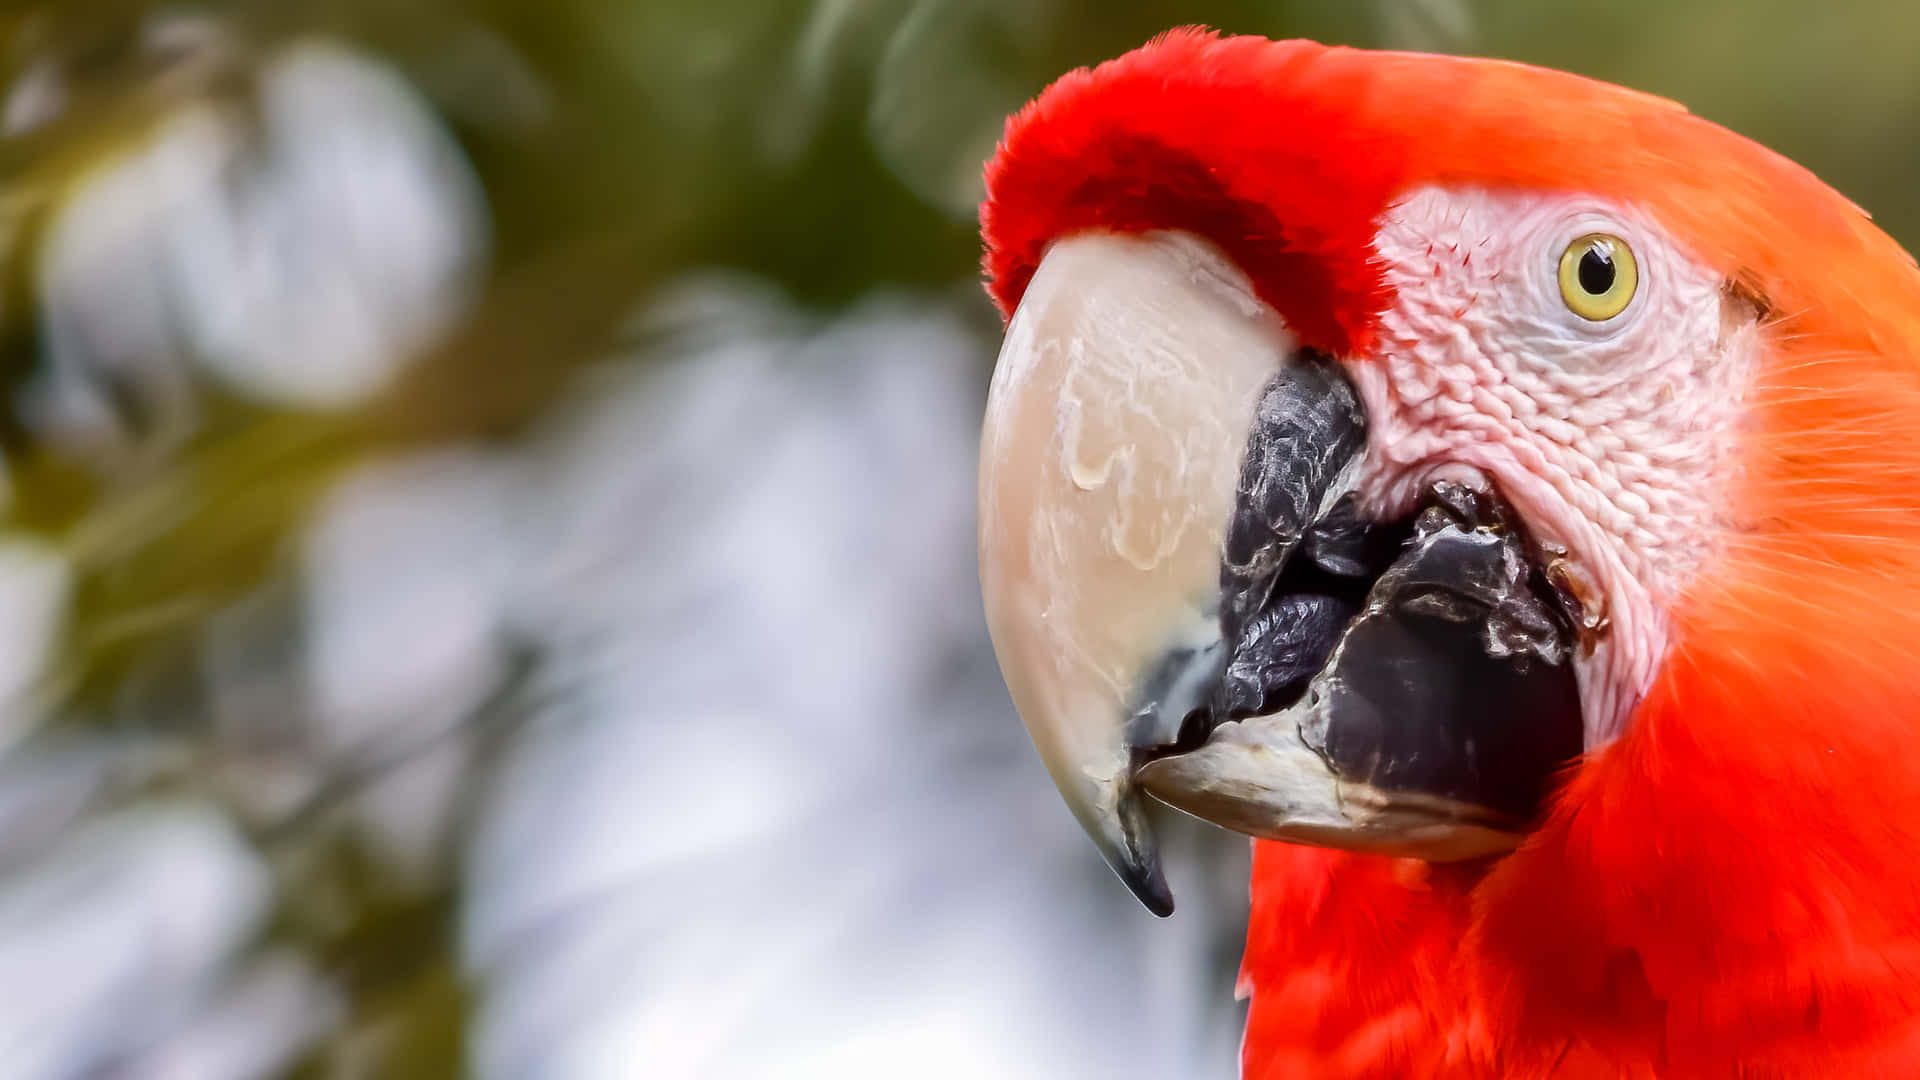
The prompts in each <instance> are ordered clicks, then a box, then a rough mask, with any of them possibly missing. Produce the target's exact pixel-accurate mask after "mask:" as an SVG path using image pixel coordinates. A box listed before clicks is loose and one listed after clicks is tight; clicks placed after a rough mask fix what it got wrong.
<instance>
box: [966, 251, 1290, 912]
mask: <svg viewBox="0 0 1920 1080" xmlns="http://www.w3.org/2000/svg"><path fill="white" fill-rule="evenodd" d="M1293 348H1294V341H1293V337H1292V335H1291V334H1290V333H1289V332H1288V330H1287V328H1286V327H1285V326H1284V325H1283V324H1282V322H1281V320H1280V319H1279V317H1278V316H1277V315H1276V314H1275V313H1274V312H1273V311H1272V309H1271V308H1269V307H1267V306H1266V305H1265V304H1263V303H1261V302H1260V301H1259V300H1258V299H1257V298H1256V297H1255V296H1254V293H1253V290H1252V287H1251V285H1250V284H1249V283H1248V281H1247V280H1246V278H1245V277H1244V275H1242V274H1241V273H1240V272H1239V271H1238V270H1237V269H1236V268H1235V267H1234V266H1233V265H1232V264H1231V263H1229V262H1228V261H1227V260H1226V259H1225V258H1224V256H1222V255H1220V254H1219V253H1218V252H1216V251H1215V250H1213V249H1212V248H1210V247H1208V246H1206V245H1205V244H1203V243H1202V242H1200V241H1198V240H1196V239H1194V238H1192V237H1188V236H1185V235H1182V234H1171V233H1169V234H1155V235H1149V236H1145V237H1130V236H1117V235H1109V234H1098V233H1096V234H1083V235H1079V236H1074V237H1070V238H1067V239H1064V240H1061V241H1060V242H1058V243H1056V244H1055V245H1054V247H1053V248H1052V250H1051V251H1050V252H1049V253H1048V254H1047V256H1046V258H1045V260H1044V261H1043V262H1042V264H1041V266H1040V268H1039V270H1038V272H1037V273H1036V274H1035V275H1034V278H1033V281H1032V283H1031V284H1030V285H1029V287H1028V289H1027V291H1026V295H1025V298H1024V299H1023V301H1022V302H1021V304H1020V307H1019V310H1018V311H1017V312H1016V313H1015V314H1014V317H1013V320H1012V322H1011V324H1010V326H1009V327H1008V330H1007V335H1006V340H1005V345H1004V347H1003V348H1002V350H1001V353H1000V359H999V364H998V366H997V368H996V369H995V372H994V376H993V383H992V388H991V390H990V391H989V394H988V400H987V411H986V422H985V427H984V430H983V432H982V437H981V448H980V575H981V585H982V587H983V592H984V598H985V604H986V614H987V624H988V627H989V629H990V630H991V632H992V635H993V642H994V648H995V651H996V652H997V653H998V655H999V658H1000V664H1001V669H1002V672H1003V673H1004V675H1005V677H1006V680H1007V685H1008V687H1009V689H1010V690H1011V692H1012V695H1013V700H1014V704H1015V705H1016V706H1017V707H1018V708H1019V710H1020V714H1021V716H1022V717H1023V718H1025V720H1026V722H1027V726H1028V730H1029V731H1030V732H1031V733H1032V735H1033V740H1034V744H1035V745H1036V747H1037V748H1038V749H1039V751H1040V756H1041V758H1042V759H1043V760H1044V761H1045V762H1046V765H1047V769H1048V770H1049V772H1051V773H1052V775H1053V779H1054V782H1055V783H1056V784H1057V785H1058V786H1059V788H1060V790H1061V792H1062V794H1063V795H1065V797H1066V799H1067V802H1068V804H1069V805H1070V806H1071V807H1072V809H1073V811H1074V814H1075V816H1076V817H1078V818H1079V819H1080V822H1081V824H1082V825H1083V826H1085V827H1086V829H1087V831H1088V832H1089V833H1090V834H1092V835H1093V837H1094V839H1095V841H1096V842H1097V843H1098V844H1099V845H1100V847H1101V850H1102V852H1103V854H1105V855H1106V857H1107V860H1108V862H1109V863H1110V864H1112V865H1113V867H1114V868H1115V870H1116V871H1118V872H1119V873H1120V875H1121V876H1122V877H1123V878H1125V879H1126V880H1127V882H1128V884H1129V885H1131V886H1132V887H1133V888H1134V891H1135V892H1136V893H1137V894H1139V895H1140V896H1141V898H1142V900H1144V901H1146V902H1147V903H1148V906H1149V907H1152V908H1154V909H1155V910H1156V911H1161V912H1162V913H1164V910H1171V906H1172V899H1171V896H1170V895H1169V894H1168V891H1167V887H1166V884H1165V881H1164V880H1163V879H1161V878H1160V877H1159V868H1158V862H1157V860H1156V859H1155V858H1154V850H1153V841H1152V837H1151V836H1150V835H1149V834H1148V833H1147V831H1146V822H1145V820H1144V816H1143V810H1142V807H1141V805H1140V801H1139V796H1138V795H1137V793H1136V792H1135V791H1134V789H1133V786H1132V779H1131V772H1132V767H1133V764H1134V763H1133V762H1132V761H1131V760H1130V758H1131V755H1132V753H1133V752H1134V749H1135V748H1137V747H1139V746H1142V745H1155V744H1159V743H1164V742H1171V741H1172V739H1173V736H1174V734H1175V733H1176V732H1177V730H1178V727H1179V724H1180V721H1181V717H1182V714H1184V713H1185V711H1186V708H1185V707H1183V699H1182V694H1183V693H1191V694H1200V693H1204V689H1203V688H1202V686H1201V685H1200V683H1201V682H1202V681H1204V680H1203V679H1202V678H1201V677H1200V676H1201V669H1202V668H1205V667H1206V666H1207V665H1208V664H1209V663H1210V662H1212V661H1214V660H1217V658H1218V653H1219V649H1220V626H1219V621H1218V611H1217V606H1218V595H1219V579H1220V555H1221V547H1222V542H1223V536H1224V533H1225V529H1226V527H1227V523H1228V520H1229V517H1230V515H1231V513H1232V511H1233V506H1234V499H1235V486H1236V482H1237V479H1238V474H1239V469H1240V458H1241V454H1242V451H1243V448H1244V446H1245V442H1246V435H1247V431H1248V428H1249V425H1250V424H1251V422H1252V418H1253V413H1254V408H1255V405H1256V403H1257V401H1258V400H1259V397H1260V393H1261V389H1262V387H1263V386H1264V385H1265V383H1266V382H1267V381H1268V380H1269V379H1270V378H1271V377H1272V376H1273V374H1274V373H1275V372H1276V371H1277V370H1278V369H1279V367H1280V365H1281V364H1283V363H1284V362H1285V361H1286V358H1287V357H1288V356H1290V355H1291V353H1292V352H1293ZM1169 656H1176V657H1177V656H1189V657H1191V658H1193V665H1194V667H1193V670H1192V671H1188V672H1180V671H1156V670H1154V669H1155V668H1156V667H1157V666H1162V665H1163V664H1164V662H1165V658H1167V657H1169ZM1183 675H1184V676H1185V681H1186V682H1187V683H1189V684H1190V686H1189V687H1188V688H1186V689H1185V690H1183V689H1182V688H1181V687H1180V686H1178V685H1173V686H1170V687H1168V691H1169V692H1167V693H1164V694H1159V695H1156V696H1157V697H1159V698H1160V699H1161V700H1159V701H1158V702H1148V701H1146V700H1144V699H1143V698H1142V688H1143V687H1144V686H1146V685H1147V684H1148V683H1149V681H1150V680H1158V681H1160V682H1161V683H1163V684H1165V683H1167V682H1169V681H1171V682H1172V683H1174V684H1178V683H1180V682H1181V681H1182V676H1183ZM1143 707H1147V711H1146V713H1144V714H1142V709H1143ZM1129 728H1130V729H1131V730H1128V729H1129ZM1163 909H1164V910H1163Z"/></svg>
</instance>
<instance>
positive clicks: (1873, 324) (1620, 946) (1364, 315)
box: [982, 30, 1920, 1078]
mask: <svg viewBox="0 0 1920 1080" xmlns="http://www.w3.org/2000/svg"><path fill="white" fill-rule="evenodd" d="M1435 184H1440V185H1454V186H1459V187H1483V188H1494V189H1498V188H1519V189H1547V190H1566V191H1584V192H1591V193H1595V194H1599V195H1603V196H1605V197H1607V198H1609V199H1612V200H1616V201H1619V202H1622V203H1627V204H1631V205H1633V206H1635V207H1637V208H1639V209H1640V210H1641V211H1643V212H1644V213H1646V214H1648V215H1650V216H1651V217H1653V218H1654V219H1656V220H1657V221H1659V222H1660V223H1661V224H1662V225H1663V226H1664V227H1665V228H1666V229H1667V230H1668V231H1669V232H1670V233H1671V235H1673V236H1674V237H1675V238H1676V239H1677V240H1678V241H1680V242H1681V243H1682V244H1683V245H1684V246H1685V247H1686V249H1687V251H1688V254H1690V255H1691V256H1692V257H1693V259H1694V260H1695V261H1696V262H1698V263H1699V264H1700V265H1702V266H1704V267H1707V268H1709V269H1711V270H1713V271H1715V272H1717V273H1718V274H1720V275H1722V276H1723V277H1724V279H1725V280H1726V282H1727V283H1728V287H1729V288H1730V289H1732V290H1735V291H1737V292H1738V293H1740V294H1741V295H1744V296H1747V297H1750V298H1751V299H1752V300H1753V302H1754V303H1755V305H1756V306H1757V307H1758V308H1759V309H1760V310H1761V311H1763V312H1764V313H1765V316H1766V319H1765V324H1764V328H1763V330H1762V333H1763V335H1764V342H1765V345H1764V350H1763V355H1762V359H1761V366H1760V370H1759V373H1758V377H1757V383H1756V385H1755V387H1754V388H1753V391H1752V393H1751V396H1750V400H1749V401H1748V403H1747V404H1748V409H1747V413H1748V417H1749V422H1748V424H1747V425H1746V427H1745V430H1744V432H1743V434H1742V436H1741V438H1742V444H1741V457H1740V462H1741V469H1740V472H1739V475H1738V478H1737V481H1736V490H1734V491H1733V492H1731V493H1730V495H1729V498H1728V502H1727V506H1726V508H1725V515H1724V521H1723V522H1722V523H1721V527H1722V528H1723V529H1724V530H1725V533H1726V535H1725V537H1724V544H1723V545H1722V550H1723V554H1722V555H1720V556H1719V557H1718V558H1717V560H1716V561H1715V562H1714V563H1713V564H1712V565H1711V566H1710V567H1709V568H1708V570H1707V571H1706V573H1705V574H1704V575H1703V576H1702V578H1701V579H1700V580H1699V581H1697V582H1696V583H1695V584H1694V585H1693V587H1692V588H1691V589H1690V590H1689V592H1688V593H1687V595H1685V596H1684V597H1682V598H1681V600H1680V602H1679V603H1678V604H1677V605H1676V606H1675V607H1674V609H1673V611H1672V612H1671V616H1672V618H1673V621H1674V624H1675V631H1674V635H1673V639H1672V640H1673V647H1672V650H1671V652H1670V654H1669V656H1668V657H1667V659H1666V662H1665V665H1664V667H1663V669H1662V670H1661V671H1660V673H1659V675H1658V677H1657V678H1656V679H1655V680H1654V683H1653V685H1652V688H1651V691H1650V693H1649V694H1648V696H1647V697H1646V698H1645V699H1644V700H1643V701H1642V702H1641V704H1640V705H1639V706H1638V708H1637V709H1636V710H1635V712H1634V714H1633V716H1632V718H1631V720H1630V722H1629V724H1628V726H1627V728H1626V730H1625V732H1624V733H1623V734H1622V735H1621V737H1620V738H1619V739H1618V740H1616V741H1615V742H1614V743H1612V744H1611V745H1609V746H1606V747H1604V748H1602V749H1600V750H1598V751H1595V752H1593V753H1592V754H1590V755H1589V756H1588V758H1587V760H1586V761H1584V762H1583V763H1582V764H1581V765H1580V767H1579V768H1578V770H1577V771H1576V772H1575V774H1574V775H1572V777H1571V778H1570V780H1569V781H1568V783H1567V784H1566V786H1565V787H1564V789H1563V790H1562V791H1561V793H1560V794H1559V797H1558V798H1557V800H1556V804H1555V807H1554V809H1553V810H1552V812H1551V814H1550V815H1549V817H1548V819H1547V820H1546V823H1545V824H1544V825H1543V827H1542V828H1541V829H1540V830H1539V831H1538V832H1537V833H1535V834H1534V835H1533V836H1532V837H1531V838H1530V839H1529V840H1528V841H1527V843H1526V844H1525V845H1524V846H1523V847H1522V848H1521V849H1520V850H1519V851H1517V852H1515V853H1514V854H1512V855H1510V856H1508V857H1506V858H1504V859H1501V860H1498V861H1496V862H1494V863H1492V864H1490V865H1484V864H1483V865H1477V866H1468V867H1457V866H1456V867H1443V866H1435V867H1426V866H1424V865H1423V864H1417V863H1403V862H1392V861H1388V860H1385V859H1380V858H1372V857H1364V856H1353V855H1347V854H1341V853H1334V852H1327V851H1321V850H1313V849H1305V848H1294V847H1287V846H1283V845H1278V844H1271V843H1265V842H1263V843H1261V844H1259V845H1258V850H1257V854H1256V861H1255V869H1254V880H1253V915H1252V924H1251V927H1250V931H1249V941H1248V946H1247V952H1246V959H1245V965H1244V976H1243V979H1244V982H1245V983H1246V984H1248V985H1249V986H1250V988H1251V991H1252V993H1253V1005H1252V1012H1251V1017H1250V1022H1249V1028H1248V1034H1247V1040H1246V1050H1245V1053H1246V1059H1247V1066H1248V1069H1247V1075H1248V1076H1249V1077H1253V1078H1267V1077H1274V1078H1278V1077H1283V1076H1301V1075H1381V1076H1388V1075H1461V1076H1479V1075H1512V1076H1586V1075H1608V1076H1611V1075H1647V1076H1651V1075H1688V1076H1690V1075H1722V1074H1721V1073H1714V1072H1712V1071H1711V1070H1712V1068H1713V1067H1717V1066H1716V1063H1726V1062H1739V1061H1756V1062H1757V1061H1764V1062H1766V1063H1767V1067H1766V1068H1765V1069H1763V1070H1761V1071H1757V1072H1747V1073H1742V1074H1741V1075H1754V1076H1763V1075H1764V1076H1781V1077H1786V1076H1809V1077H1811V1076H1842V1075H1844V1076H1859V1075H1876V1074H1885V1075H1893V1074H1894V1071H1895V1070H1896V1069H1902V1068H1910V1063H1911V1062H1913V1061H1920V1024H1917V1023H1916V1022H1915V1018H1916V1017H1920V871H1917V870H1915V869H1913V868H1912V866H1911V864H1910V861H1909V860H1910V858H1911V855H1912V853H1913V852H1915V851H1920V660H1917V659H1916V658H1917V657H1920V270H1916V268H1915V265H1914V261H1913V259H1912V258H1911V257H1910V256H1909V255H1908V254H1907V253H1906V252H1905V251H1903V250H1902V249H1901V248H1900V247H1899V246H1898V245H1897V244H1896V243H1894V242H1893V241H1892V240H1891V239H1889V238H1888V237H1887V236H1885V235H1884V234H1883V233H1881V232H1880V231H1879V230H1878V229H1876V228H1875V227H1874V226H1873V225H1872V224H1871V223H1870V222H1869V221H1868V220H1867V218H1866V215H1865V214H1864V213H1863V212H1861V211H1860V210H1858V209H1857V208H1856V207H1854V206H1853V205H1852V204H1851V203H1849V202H1848V201H1847V200H1846V199H1844V198H1843V197H1842V196H1840V195H1839V194H1838V193H1836V192H1834V191H1833V190H1832V189H1830V188H1828V187H1827V186H1826V185H1824V184H1822V183H1821V182H1820V181H1819V180H1818V179H1816V178H1815V177H1814V176H1813V175H1812V174H1810V173H1809V172H1807V171H1806V170H1805V169H1803V168H1801V167H1799V166H1798V165H1795V164H1794V163H1792V162H1790V161H1788V160H1787V159H1785V158H1783V157H1781V156H1779V155H1777V154H1775V153H1773V152H1771V151H1769V150H1766V149H1764V148H1763V147H1760V146H1758V145H1756V144H1754V143H1752V142H1750V141H1748V140H1746V139H1743V138H1741V137H1739V136H1737V135H1734V134H1733V133H1731V132H1728V131H1726V130H1725V129H1722V128H1720V127H1718V126H1716V125H1714V124H1712V123H1709V122H1707V121H1705V120H1702V119H1700V118H1698V117H1695V116H1692V115H1690V114H1688V113H1687V112H1686V111H1685V110H1684V109H1682V108H1681V107H1679V106H1678V105H1675V104H1673V103H1670V102H1667V101H1664V100H1662V99H1659V98H1654V97H1650V96H1648V95H1644V94H1640V93H1636V92H1633V91H1629V90H1625V89H1621V88H1619V87H1615V86H1611V85H1607V84H1603V83H1599V82H1594V81H1591V80H1587V79H1583V78H1580V77H1577V76H1573V75H1568V74H1564V73H1560V72H1554V71H1546V70H1541V69H1536V68H1531V67H1526V66H1523V65H1518V64H1512V63H1505V62H1498V61H1488V60H1471V59H1460V58H1451V57H1438V56H1425V55H1415V54H1400V53H1371V52H1363V51H1355V50H1347V49H1334V48H1325V47H1322V46H1319V45H1316V44H1313V43H1310V42H1270V41H1265V40H1262V39H1253V38H1219V37H1215V36H1213V35H1210V34H1207V33H1204V32H1201V31H1196V30H1183V31H1177V32H1174V33H1171V34H1168V35H1166V36H1164V37H1162V38H1160V39H1157V40H1156V41H1154V42H1153V43H1151V44H1149V45H1148V46H1146V47H1144V48H1142V49H1140V50H1138V51H1136V52H1134V53H1131V54H1128V55H1127V56H1125V57H1122V58H1120V59H1118V60H1115V61H1112V62H1110V63H1107V64H1104V65H1101V66H1100V67H1098V68H1095V69H1092V70H1090V71H1079V72H1075V73H1073V74H1071V75H1068V76H1067V77H1065V78H1063V79H1062V80H1060V81H1059V82H1058V83H1057V84H1055V86H1053V87H1052V88H1051V89H1049V90H1048V91H1047V92H1046V93H1045V94H1043V95H1042V96H1041V97H1040V98H1039V99H1038V100H1037V101H1035V102H1034V103H1033V104H1031V105H1030V106H1028V107H1027V108H1026V109H1025V110H1023V111H1022V112H1021V113H1020V114H1019V115H1017V116H1016V117H1015V118H1014V119H1013V120H1012V121H1011V122H1010V123H1009V126H1008V130H1007V135H1006V139H1005V141H1004V143H1003V145H1002V147H1001V150H1000V152H999V154H998V155H997V156H996V158H995V160H994V161H993V163H992V164H991V165H990V167H989V170H988V197H987V201H986V203H985V205H984V206H983V208H982V228H983V233H984V236H985V239H986V246H987V251H986V260H985V265H986V272H987V275H988V277H989V279H990V286H989V287H990V291H991V293H992V295H993V296H994V298H995V300H996V301H997V302H998V303H999V305H1000V307H1001V309H1002V311H1003V312H1004V313H1010V312H1011V311H1012V310H1013V308H1014V307H1015V306H1016V305H1017V304H1018V302H1019V299H1020V296H1021V294H1022V292H1023V290H1024V289H1025V287H1026V284H1027V281H1028V280H1029V279H1030V278H1031V276H1032V274H1033V272H1034V269H1035V267H1036V266H1037V265H1038V262H1039V259H1040V258H1041V256H1042V254H1044V252H1045V250H1046V247H1047V245H1048V244H1049V243H1050V242H1051V241H1052V240H1054V239H1056V238H1058V237H1060V236H1063V235H1066V234H1068V233H1071V232H1075V231H1079V230H1083V229H1089V228H1107V229H1114V230H1119V231H1136V232H1137V231H1148V230H1154V229H1163V228H1173V229H1184V230H1189V231H1193V232H1197V233H1200V234H1201V235H1203V236H1206V237H1207V238H1209V239H1210V240H1212V241H1213V242H1214V243H1215V244H1217V245H1218V246H1219V247H1220V248H1221V249H1222V250H1223V251H1225V252H1226V253H1227V254H1228V255H1229V256H1230V257H1232V258H1233V259H1234V260H1235V261H1236V262H1237V263H1238V264H1239V265H1240V266H1241V267H1242V269H1244V270H1245V271H1246V272H1247V273H1248V275H1249V277H1250V278H1251V279H1252V280H1253V283H1254V285H1255V288H1256V290H1257V291H1258V292H1259V293H1260V295H1261V296H1262V298H1263V299H1265V300H1266V301H1267V302H1268V303H1270V304H1271V305H1273V306H1274V307H1275V308H1276V309H1277V310H1278V311H1279V312H1280V313H1281V314H1282V315H1283V316H1284V317H1285V318H1286V319H1287V321H1288V323H1289V324H1290V325H1291V326H1293V327H1294V328H1295V330H1296V331H1297V332H1298V333H1300V335H1301V336H1302V338H1303V340H1305V341H1306V342H1307V343H1308V344H1312V345H1315V346H1317V347H1319V348H1322V349H1325V350H1327V351H1331V352H1335V353H1341V354H1346V355H1351V356H1356V357H1359V358H1360V359H1361V360H1362V361H1363V362H1364V358H1365V356H1366V353H1367V350H1368V348H1369V347H1370V345H1371V344H1372V342H1373V338H1372V334H1373V330H1374V320H1375V319H1376V318H1377V317H1378V315H1379V313H1380V312H1381V311H1382V310H1383V309H1384V308H1385V306H1386V305H1387V304H1388V303H1389V301H1390V299H1391V296H1390V293H1389V290H1388V286H1387V285H1386V284H1385V281H1384V278H1383V276H1382V274H1381V273H1380V271H1379V267H1378V266H1377V264H1376V260H1375V254H1374V251H1373V248H1372V246H1371V244H1372V236H1373V233H1374V230H1375V228H1376V226H1377V223H1378V221H1379V219H1380V217H1381V215H1382V213H1383V212H1385V211H1386V210H1387V209H1388V208H1389V207H1390V206H1391V205H1392V204H1393V202H1394V200H1395V199H1396V198H1398V197H1399V196H1400V195H1402V194H1404V193H1406V192H1408V191H1410V190H1411V189H1413V188H1415V187H1417V186H1421V185H1435ZM1724 1075H1733V1074H1732V1073H1731V1072H1727V1073H1724Z"/></svg>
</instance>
